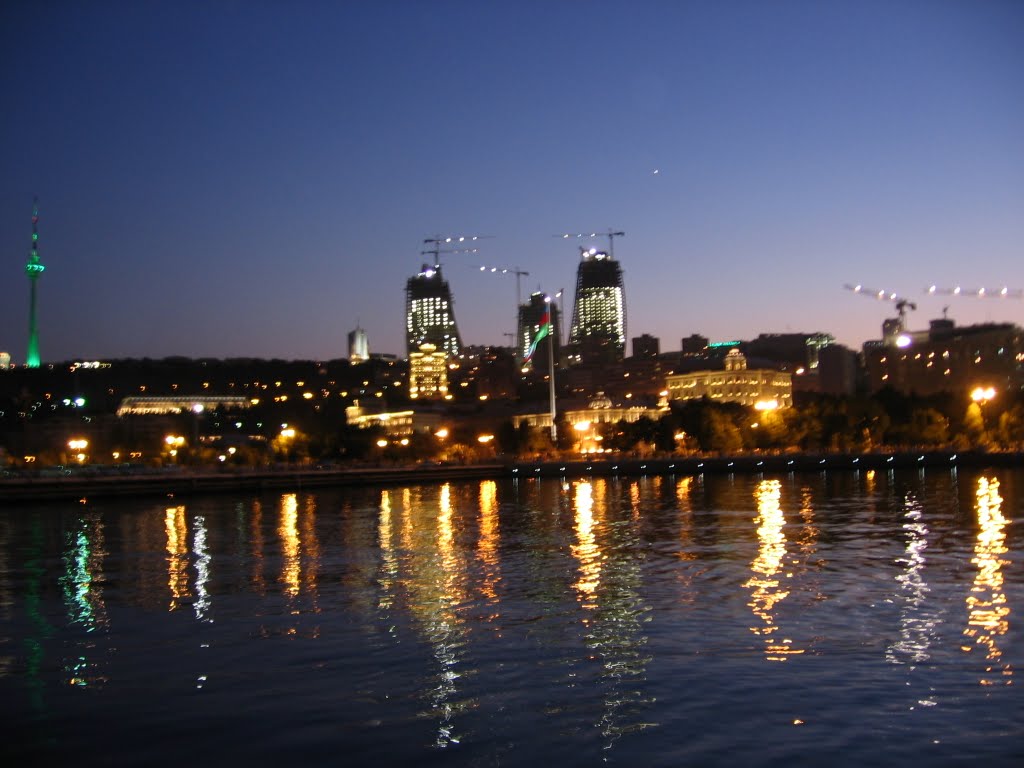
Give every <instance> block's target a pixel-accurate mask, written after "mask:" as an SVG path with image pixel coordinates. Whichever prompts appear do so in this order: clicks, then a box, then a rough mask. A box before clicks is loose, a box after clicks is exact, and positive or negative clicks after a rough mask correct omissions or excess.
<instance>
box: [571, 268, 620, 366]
mask: <svg viewBox="0 0 1024 768" xmlns="http://www.w3.org/2000/svg"><path fill="white" fill-rule="evenodd" d="M569 348H570V358H571V361H572V362H577V363H579V362H582V363H590V362H595V363H599V362H609V361H615V360H622V358H623V356H624V354H625V350H626V299H625V296H624V294H623V289H622V269H621V268H620V267H619V262H617V261H616V260H615V259H614V258H612V257H611V256H609V255H608V254H607V253H605V252H604V251H598V250H597V249H595V248H591V249H590V250H584V249H581V250H580V265H579V268H578V269H577V271H576V297H575V305H574V306H573V310H572V325H571V326H570V328H569Z"/></svg>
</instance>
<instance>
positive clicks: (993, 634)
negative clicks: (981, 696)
mask: <svg viewBox="0 0 1024 768" xmlns="http://www.w3.org/2000/svg"><path fill="white" fill-rule="evenodd" d="M977 500H978V501H977V513H978V537H977V541H976V542H975V545H974V557H972V558H971V563H972V564H973V565H975V566H976V567H977V569H978V572H977V574H976V575H975V577H974V585H973V586H972V587H971V593H970V595H968V596H967V608H968V610H969V612H970V614H969V617H968V620H967V625H968V626H967V629H966V630H964V635H966V636H967V637H968V638H971V639H973V640H974V644H973V645H967V646H964V650H965V651H966V652H968V653H970V652H972V651H975V650H980V651H982V652H984V654H985V671H984V674H983V675H982V676H981V679H980V682H981V684H982V685H997V684H1005V685H1010V684H1011V683H1012V682H1013V680H1012V679H1011V678H1012V677H1013V667H1012V666H1011V665H1010V663H1009V662H1007V661H1005V660H1003V652H1002V651H1001V650H1000V649H999V644H998V639H999V638H1000V637H1001V636H1003V635H1005V634H1006V633H1007V632H1008V631H1009V628H1010V621H1009V616H1010V606H1009V605H1008V604H1007V599H1006V593H1005V592H1004V591H1003V588H1004V585H1003V568H1004V567H1005V566H1008V565H1010V561H1009V560H1007V559H1005V558H1003V557H1001V556H1002V555H1005V554H1007V553H1008V552H1009V550H1008V549H1007V547H1006V518H1005V517H1003V512H1002V504H1003V499H1002V497H1001V496H1000V495H999V481H998V480H997V479H995V478H988V477H979V478H978V491H977Z"/></svg>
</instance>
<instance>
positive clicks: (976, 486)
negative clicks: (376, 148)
mask: <svg viewBox="0 0 1024 768" xmlns="http://www.w3.org/2000/svg"><path fill="white" fill-rule="evenodd" d="M1022 494H1024V471H1013V470H998V471H991V472H982V471H972V472H970V473H968V472H965V471H963V470H961V471H960V472H959V473H958V472H956V471H937V470H936V471H924V472H910V471H907V472H900V471H895V472H888V473H886V472H878V473H875V472H861V473H853V472H839V473H828V474H826V473H822V474H813V475H800V474H790V475H779V476H760V475H735V476H697V477H644V478H632V479H630V478H619V479H616V478H595V479H592V480H565V481H554V480H537V479H533V480H522V481H500V482H499V481H484V482H472V483H439V484H437V485H417V486H410V487H397V488H389V489H381V488H364V489H351V488H347V489H341V490H337V491H322V490H321V491H316V492H308V493H297V494H292V493H288V494H277V495H261V496H250V495H239V496H210V497H202V498H197V497H189V498H178V499H167V500H166V502H165V503H154V502H153V501H151V500H146V501H136V502H131V501H123V500H112V501H109V502H108V501H103V502H96V503H80V504H51V505H27V506H23V507H17V508H14V509H5V510H3V511H2V513H0V618H2V628H0V701H2V705H0V706H2V709H0V723H2V724H0V729H2V734H0V736H2V738H0V744H2V745H3V746H2V752H0V754H5V755H7V756H8V757H9V759H8V760H7V761H5V763H6V764H11V765H14V764H18V765H21V764H26V763H28V762H33V763H35V762H40V761H42V760H43V759H44V758H49V759H50V760H53V761H55V762H56V763H57V764H61V765H65V764H66V765H70V764H75V765H81V766H91V765H106V766H136V765H147V766H171V765H179V764H181V763H182V762H183V761H190V762H195V761H198V762H199V763H200V764H217V765H254V764H255V765H266V764H300V763H308V764H315V765H324V764H345V765H381V764H384V765H393V764H409V765H411V764H416V765H420V764H424V765H430V764H446V765H447V764H457V765H478V766H490V765H506V766H507V765H533V764H536V763H537V762H538V761H544V762H545V763H547V762H550V763H552V764H564V765H592V764H597V763H603V762H608V763H615V764H620V765H653V766H680V765H693V766H714V765H729V766H738V765H744V766H762V765H763V766H776V765H786V766H791V765H822V764H834V765H848V766H854V765H856V766H860V765H866V764H872V765H906V764H908V763H914V762H917V763H921V764H924V765H968V764H971V765H974V764H984V765H988V766H993V765H996V766H1001V765H1013V764H1017V762H1018V760H1017V759H1024V714H1022V713H1024V695H1022V694H1021V686H1020V680H1019V677H1018V673H1017V670H1018V668H1019V666H1020V664H1021V658H1020V657H1021V654H1022V633H1021V627H1020V617H1021V611H1022V599H1024V587H1022V563H1024V558H1022V554H1021V535H1020V522H1019V521H1020V520H1021V512H1022V504H1024V498H1022ZM11 759H13V760H14V761H15V762H10V760H11Z"/></svg>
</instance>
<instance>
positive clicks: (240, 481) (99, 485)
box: [0, 451, 1024, 502]
mask: <svg viewBox="0 0 1024 768" xmlns="http://www.w3.org/2000/svg"><path fill="white" fill-rule="evenodd" d="M958 467H968V468H978V467H993V468H994V467H1009V468H1019V467H1024V453H1020V452H1015V453H983V452H976V451H966V452H954V451H899V452H880V453H869V454H836V453H819V454H773V455H761V454H743V455H736V456H715V457H707V456H701V457H697V456H685V457H682V456H675V457H659V458H649V459H641V458H632V457H631V458H625V459H621V458H620V459H606V458H602V459H599V460H577V459H574V460H571V461H549V460H545V461H506V462H501V461H497V462H492V463H489V464H452V465H430V466H424V465H416V466H410V467H351V468H329V469H317V468H305V467H300V468H282V469H273V470H220V471H211V470H209V469H200V470H197V471H195V472H175V473H173V474H169V473H166V472H161V471H160V470H151V471H140V472H138V473H128V474H117V475H100V476H75V475H71V476H68V477H29V478H26V477H16V478H3V479H0V501H3V502H32V501H37V502H45V501H67V500H87V499H91V498H117V497H131V496H140V497H141V496H150V497H152V496H171V497H173V496H178V495H182V496H189V495H202V494H212V493H227V492H238V491H247V492H256V493H259V492H262V491H301V490H306V489H310V488H332V487H346V486H353V485H401V484H407V483H425V482H437V481H451V480H497V479H520V478H522V479H525V478H534V477H539V478H552V477H556V478H561V477H565V478H579V477H588V476H594V477H639V476H644V475H683V476H693V475H701V474H733V473H743V474H759V473H768V474H780V473H781V474H788V473H790V472H824V471H858V470H869V469H873V470H879V469H885V470H889V469H908V468H911V469H912V468H919V469H924V468H928V469H935V468H946V469H948V468H958Z"/></svg>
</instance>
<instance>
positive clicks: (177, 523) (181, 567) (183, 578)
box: [164, 504, 191, 611]
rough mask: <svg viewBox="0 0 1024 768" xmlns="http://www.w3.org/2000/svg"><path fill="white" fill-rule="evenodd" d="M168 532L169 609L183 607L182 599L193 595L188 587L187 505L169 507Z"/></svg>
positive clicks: (165, 515)
mask: <svg viewBox="0 0 1024 768" xmlns="http://www.w3.org/2000/svg"><path fill="white" fill-rule="evenodd" d="M164 529H165V530H166V532H167V587H168V589H169V590H170V592H171V602H170V604H169V605H168V609H169V610H172V611H173V610H176V609H178V608H180V607H181V603H180V601H181V600H184V599H186V598H188V597H191V595H190V593H189V588H188V525H187V524H186V522H185V506H184V505H183V504H179V505H178V506H176V507H168V508H167V510H166V512H165V513H164Z"/></svg>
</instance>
